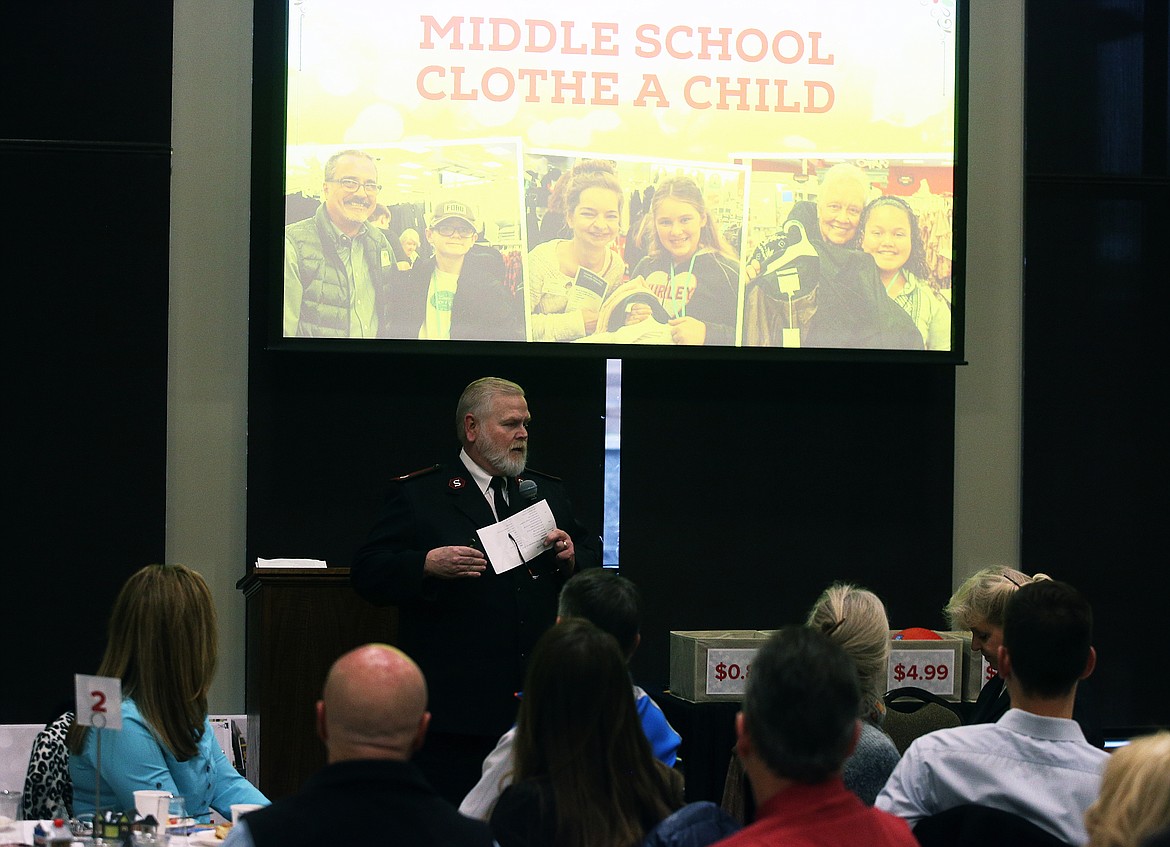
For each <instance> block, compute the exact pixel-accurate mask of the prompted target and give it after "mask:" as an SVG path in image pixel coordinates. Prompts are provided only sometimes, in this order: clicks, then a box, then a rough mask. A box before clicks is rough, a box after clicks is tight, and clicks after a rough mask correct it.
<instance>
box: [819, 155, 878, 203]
mask: <svg viewBox="0 0 1170 847" xmlns="http://www.w3.org/2000/svg"><path fill="white" fill-rule="evenodd" d="M837 182H845V183H852V184H853V185H855V186H857V188H858V190H859V191H861V202H862V205H864V204H865V201H866V200H868V199H869V189H870V185H869V177H868V176H866V173H865V171H863V170H862V169H861V168H859V167H857V165H851V164H849V163H848V162H842V163H841V164H839V165H833V167H831V168H829V169H828V170H827V171H825V176H824V178H822V179H821V186H820V187H821V189H822V190H823V189H824V188H825V187H827V186H829V185H832V184H834V183H837Z"/></svg>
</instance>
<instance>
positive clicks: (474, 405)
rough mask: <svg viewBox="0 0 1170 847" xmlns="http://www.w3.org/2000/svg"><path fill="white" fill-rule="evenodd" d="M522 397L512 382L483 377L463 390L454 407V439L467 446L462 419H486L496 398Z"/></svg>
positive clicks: (522, 390) (519, 390)
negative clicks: (468, 417)
mask: <svg viewBox="0 0 1170 847" xmlns="http://www.w3.org/2000/svg"><path fill="white" fill-rule="evenodd" d="M500 396H504V397H523V396H524V389H523V388H521V387H520V386H519V385H517V384H516V383H514V382H511V381H509V380H506V379H501V378H500V377H498V376H485V377H481V378H480V379H477V380H475V382H473V383H471V384H470V385H468V386H467V387H466V388H464V389H463V393H462V394H461V395H460V396H459V404H458V405H457V406H456V407H455V437H456V438H458V439H459V443H460V444H462V445H463V446H464V447H466V446H467V433H466V432H464V430H463V419H464V418H465V417H467V415H471V416H472V417H473V418H475V419H476V420H480V419H482V418H485V417H487V415H488V412H489V411H491V406H492V401H493V400H495V399H496V397H500Z"/></svg>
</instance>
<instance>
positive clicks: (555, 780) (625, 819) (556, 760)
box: [514, 618, 671, 844]
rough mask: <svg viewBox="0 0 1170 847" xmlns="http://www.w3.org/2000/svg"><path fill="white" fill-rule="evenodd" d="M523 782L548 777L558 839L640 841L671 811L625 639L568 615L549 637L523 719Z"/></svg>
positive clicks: (528, 686) (529, 681)
mask: <svg viewBox="0 0 1170 847" xmlns="http://www.w3.org/2000/svg"><path fill="white" fill-rule="evenodd" d="M515 751H516V770H515V774H514V777H515V782H517V783H518V782H520V781H522V780H526V779H537V780H548V782H549V784H550V786H551V789H552V791H553V795H554V798H555V806H556V814H557V843H558V844H585V843H598V844H599V843H606V844H635V843H640V842H641V839H642V838H643V837H644V835H645V832H646V830H647V829H648V828H649V825H652V824H653V823H656V822H657V821H658V820H661V819H662V818H664V817H665V816H666V815H667V814H669V813H670V811H671V807H670V805H669V793H668V791H667V785H666V783H665V782H664V780H663V778H662V776H661V774H660V773H659V771H658V767H659V766H658V765H657V763H656V762H655V760H654V757H653V754H652V753H651V750H650V744H649V742H648V741H647V740H646V735H645V733H644V732H643V731H642V725H641V722H640V720H639V718H638V714H637V709H636V708H635V704H634V698H633V695H632V693H631V691H630V677H629V672H628V670H627V669H626V662H625V656H624V655H623V653H622V651H621V648H620V647H618V643H617V640H616V639H615V638H614V637H613V636H612V635H610V634H609V633H607V632H603V631H602V630H601V629H600V628H598V627H597V626H594V625H593V624H592V623H590V622H589V621H587V620H584V619H581V618H568V619H566V620H563V621H561V622H560V623H559V624H557V625H556V626H553V627H550V628H549V629H548V630H546V631H545V633H544V634H543V635H542V636H541V637H540V639H539V640H538V641H537V643H536V647H535V649H534V650H533V652H532V658H531V660H530V661H529V665H528V673H527V676H526V678H525V682H524V696H523V698H522V699H521V701H520V712H519V715H518V717H517V721H516V743H515Z"/></svg>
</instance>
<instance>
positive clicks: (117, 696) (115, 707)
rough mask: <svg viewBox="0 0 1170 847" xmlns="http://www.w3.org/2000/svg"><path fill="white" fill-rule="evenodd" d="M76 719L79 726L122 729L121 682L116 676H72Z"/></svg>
mask: <svg viewBox="0 0 1170 847" xmlns="http://www.w3.org/2000/svg"><path fill="white" fill-rule="evenodd" d="M73 680H74V688H75V690H76V693H77V717H76V718H75V719H74V720H75V721H76V722H77V723H78V724H80V725H81V726H93V727H97V728H98V729H121V728H122V680H120V679H118V678H117V677H116V676H87V675H85V674H80V673H79V674H74V677H73Z"/></svg>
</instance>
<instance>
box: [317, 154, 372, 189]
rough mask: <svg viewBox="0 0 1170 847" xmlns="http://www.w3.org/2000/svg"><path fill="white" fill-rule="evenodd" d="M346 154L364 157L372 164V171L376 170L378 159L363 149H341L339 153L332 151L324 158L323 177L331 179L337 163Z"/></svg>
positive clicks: (359, 157)
mask: <svg viewBox="0 0 1170 847" xmlns="http://www.w3.org/2000/svg"><path fill="white" fill-rule="evenodd" d="M346 156H353V157H354V158H355V159H366V160H368V161H369V162H370V164H372V165H373V166H374V172H375V173H377V171H378V161H377V160H376V159H375V158H374V157H373V156H371V155H370V154H369V153H366V152H365V151H364V150H342V151H341V152H340V153H334V154H333V155H332V156H330V157H329V158H328V159H326V160H325V179H326V181H328V180H331V179H333V174H335V173H336V172H337V163H338V162H339V161H341V160H342V159H344V158H345V157H346Z"/></svg>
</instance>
